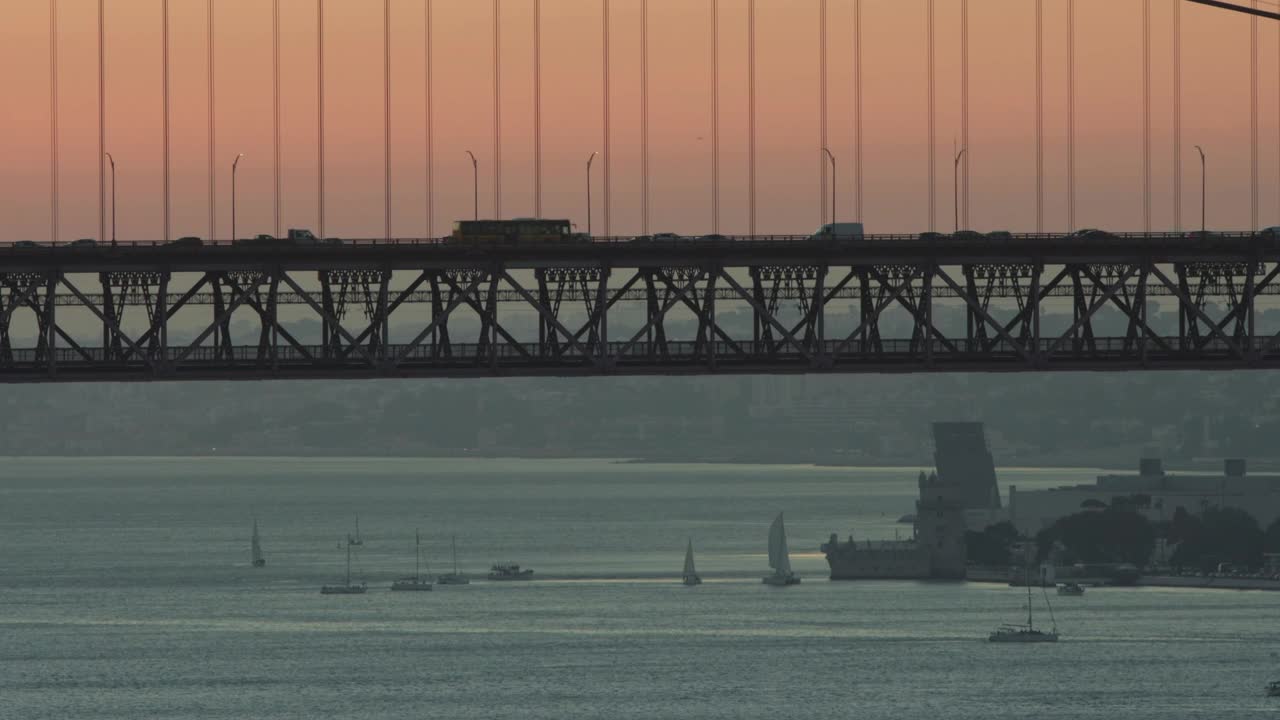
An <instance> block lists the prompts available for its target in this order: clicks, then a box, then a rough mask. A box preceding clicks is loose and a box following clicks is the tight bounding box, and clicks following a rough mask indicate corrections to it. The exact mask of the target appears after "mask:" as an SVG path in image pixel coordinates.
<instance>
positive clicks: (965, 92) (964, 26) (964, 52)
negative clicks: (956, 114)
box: [960, 0, 973, 228]
mask: <svg viewBox="0 0 1280 720" xmlns="http://www.w3.org/2000/svg"><path fill="white" fill-rule="evenodd" d="M960 147H961V148H963V149H964V151H965V153H964V158H963V162H964V169H963V170H962V171H961V176H960V178H961V186H960V203H961V205H960V218H961V222H962V223H964V227H966V228H968V227H972V225H970V224H969V161H970V159H971V158H972V157H973V153H972V152H970V150H969V0H960Z"/></svg>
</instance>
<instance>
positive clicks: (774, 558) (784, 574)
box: [764, 513, 800, 587]
mask: <svg viewBox="0 0 1280 720" xmlns="http://www.w3.org/2000/svg"><path fill="white" fill-rule="evenodd" d="M769 567H771V568H773V573H772V574H771V575H765V576H764V584H765V585H773V586H775V587H786V586H787V585H799V584H800V576H799V575H796V574H795V573H794V572H791V555H790V553H789V552H788V551H787V529H786V527H784V526H783V524H782V513H778V517H776V518H774V519H773V524H772V525H770V526H769Z"/></svg>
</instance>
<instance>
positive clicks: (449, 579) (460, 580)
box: [436, 535, 471, 585]
mask: <svg viewBox="0 0 1280 720" xmlns="http://www.w3.org/2000/svg"><path fill="white" fill-rule="evenodd" d="M452 545H453V572H451V573H446V574H444V575H441V576H440V577H438V578H436V583H437V584H440V585H468V584H470V583H471V580H470V579H469V578H468V577H467V576H466V575H463V574H462V573H460V572H458V536H457V535H454V536H453V541H452Z"/></svg>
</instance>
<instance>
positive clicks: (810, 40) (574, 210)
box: [0, 0, 1280, 240]
mask: <svg viewBox="0 0 1280 720" xmlns="http://www.w3.org/2000/svg"><path fill="white" fill-rule="evenodd" d="M1174 1H1175V0H1153V7H1154V10H1153V26H1154V41H1153V47H1152V52H1153V65H1152V68H1153V70H1152V73H1153V77H1154V87H1153V96H1152V107H1153V123H1154V128H1155V136H1154V140H1153V142H1154V145H1153V149H1154V159H1153V170H1154V187H1153V193H1154V210H1153V212H1154V221H1153V222H1154V225H1155V226H1156V227H1157V228H1168V227H1171V226H1172V210H1171V208H1172V177H1171V169H1172V152H1173V140H1172V133H1171V130H1170V128H1171V108H1172V92H1171V91H1172V82H1171V78H1172V75H1171V59H1172V50H1171V48H1172V45H1171V39H1172V38H1171V13H1172V5H1173V2H1174ZM215 4H216V8H215V14H216V21H217V30H218V35H217V43H216V49H217V54H218V59H217V64H216V72H217V85H216V91H217V112H216V125H217V138H216V140H217V195H218V202H217V216H218V225H219V234H220V235H222V236H224V237H225V236H226V234H227V233H228V231H229V226H230V192H229V183H230V165H231V160H232V158H233V157H234V156H235V154H236V153H237V152H244V153H246V156H247V157H246V159H245V160H244V161H243V162H242V163H241V168H240V175H239V180H240V196H239V197H240V210H239V222H238V225H239V231H240V234H241V235H247V234H251V233H256V232H271V231H272V225H273V220H272V218H273V211H272V188H273V179H272V167H271V159H272V148H271V138H272V123H271V35H270V29H271V10H270V8H271V3H270V2H267V0H215ZM720 4H721V8H722V10H721V13H722V21H721V97H720V102H721V137H722V141H721V142H722V168H721V172H722V198H723V199H722V214H723V225H722V231H724V232H744V231H745V229H746V213H745V198H746V178H745V173H746V153H745V148H746V144H745V136H746V118H745V109H746V95H745V86H746V85H745V80H746V78H745V52H746V51H745V40H744V38H745V30H746V23H745V7H746V0H721V1H720ZM829 4H830V11H829V21H830V35H829V44H830V59H829V62H830V83H829V85H830V109H829V118H828V122H829V124H830V137H829V143H828V144H829V146H830V147H831V149H832V151H833V152H834V153H835V154H836V156H837V160H838V164H839V169H838V178H837V180H838V182H837V186H838V187H837V191H838V206H839V207H838V219H841V220H848V219H852V199H851V198H852V185H851V183H850V179H851V175H852V172H851V170H852V159H853V132H852V122H853V120H852V58H853V50H852V44H851V27H852V6H853V2H852V0H829ZM96 5H97V3H96V1H95V0H60V1H59V8H60V13H59V27H60V31H61V36H60V41H59V42H60V53H59V66H60V76H59V83H60V85H59V103H60V119H59V122H60V126H61V129H60V138H61V143H60V152H61V158H62V159H61V163H60V168H61V188H62V192H61V213H60V224H61V233H60V234H61V236H62V237H63V238H64V239H66V238H73V237H90V236H96V235H97V234H98V230H97V214H98V209H97V187H98V185H97V183H98V170H97V160H96V157H97V106H96V95H95V92H96V57H97V53H96ZM532 5H533V3H532V0H502V8H503V10H502V13H503V25H502V54H503V64H502V82H503V106H502V129H503V151H502V152H503V168H502V178H503V179H502V186H503V198H502V206H503V213H504V214H505V215H507V216H511V215H526V214H531V213H532V202H533V201H532V177H533V174H532V120H531V115H530V110H531V107H532V89H531V88H532V82H531V79H532V72H531V62H530V61H531V57H532V37H531V24H530V19H531V9H532ZM818 5H819V3H818V0H758V8H759V9H758V19H757V23H758V48H759V55H758V74H759V80H758V96H759V101H758V102H759V119H758V125H759V135H758V137H759V159H758V168H759V170H758V173H759V211H758V214H759V230H760V232H776V233H794V232H808V231H809V230H811V229H812V228H813V227H814V226H816V225H817V224H818V222H819V205H818V203H819V199H818V198H819V193H818V187H819V185H818V183H819V180H818V178H819V167H820V165H819V162H820V155H819V140H818V111H817V108H818V104H817V103H818V53H817V38H818V29H817V18H818ZM863 5H864V19H863V23H864V30H865V48H864V50H863V57H864V61H865V71H864V72H865V75H864V77H865V81H864V83H865V89H864V107H865V117H864V122H865V129H864V134H863V137H864V143H865V161H864V163H865V164H864V177H865V188H864V197H865V211H864V213H863V214H864V217H863V218H862V219H863V220H864V221H865V222H866V223H867V225H868V229H869V231H873V232H917V231H921V230H924V229H926V225H927V218H926V207H927V205H926V200H927V184H926V178H927V174H926V173H927V167H928V166H927V162H928V161H927V158H928V145H927V135H926V112H925V108H926V99H927V96H926V93H925V83H924V78H925V60H924V51H925V43H924V28H925V23H924V18H925V11H924V8H925V2H924V0H863ZM1045 5H1046V37H1047V40H1046V53H1047V61H1046V70H1045V72H1046V82H1047V88H1048V89H1047V91H1046V98H1045V106H1046V134H1047V142H1048V144H1047V149H1046V172H1047V184H1046V192H1047V203H1046V204H1047V208H1046V212H1047V221H1048V225H1049V227H1050V228H1062V227H1064V226H1065V223H1066V220H1065V218H1066V215H1065V198H1066V193H1065V182H1064V174H1065V149H1064V148H1065V142H1064V138H1065V98H1066V93H1065V78H1066V68H1065V62H1064V57H1065V26H1064V20H1065V7H1066V1H1065V0H1046V2H1045ZM542 6H543V23H542V26H543V30H544V32H543V50H544V60H543V88H544V91H543V105H544V113H543V125H544V140H543V153H544V156H543V166H544V182H543V185H544V213H543V214H544V215H546V216H569V217H572V218H573V219H574V220H575V221H576V222H579V223H583V224H585V210H584V202H585V201H584V197H583V195H584V163H585V161H586V158H587V156H588V155H589V154H590V153H591V152H592V151H593V150H602V151H603V150H604V148H603V147H602V145H601V131H600V126H601V70H600V57H601V49H600V32H599V29H600V14H599V13H600V6H601V2H600V0H543V2H542ZM639 6H640V3H639V0H613V1H612V7H613V11H612V12H613V30H614V32H613V38H612V42H613V53H612V62H613V72H612V79H613V129H614V140H613V146H612V149H611V153H610V155H611V158H610V159H611V164H612V175H613V208H614V211H613V228H612V229H613V231H614V232H615V233H631V232H637V231H638V229H639V219H638V218H639V193H638V188H639V172H640V171H639V159H638V154H637V148H638V137H639V120H638V113H637V110H638V95H639V90H638V88H639V85H638V81H639V65H638V58H639V32H638V27H639V23H638V18H639ZM970 6H971V11H970V13H971V27H972V36H971V48H972V56H971V68H972V80H971V97H972V99H971V108H972V110H971V125H972V142H971V147H970V157H971V163H972V164H971V172H972V201H971V207H972V222H971V225H972V226H974V227H975V228H977V229H983V230H991V229H1006V228H1007V229H1011V230H1030V229H1033V228H1034V180H1035V174H1034V172H1035V157H1034V147H1035V145H1034V127H1035V125H1034V110H1035V106H1034V100H1035V95H1034V88H1035V86H1034V53H1033V48H1034V45H1033V42H1034V36H1033V34H1032V32H1033V28H1034V24H1033V20H1034V14H1033V11H1034V3H1033V2H1032V0H972V2H970ZM47 7H48V6H47V4H46V2H43V1H41V0H23V1H22V2H3V3H0V67H4V68H5V78H6V83H5V85H6V87H5V93H6V102H5V103H4V104H3V105H0V126H2V127H3V129H4V132H3V133H0V157H2V158H4V162H3V165H2V166H0V191H3V195H0V217H3V218H4V220H3V225H2V227H0V240H13V239H20V238H33V239H45V238H47V237H48V235H49V232H50V229H49V105H50V103H49V88H50V82H49V73H48V62H49V61H48V57H49V54H48V44H47V43H48V9H47ZM281 7H282V26H283V32H284V40H283V43H282V54H283V58H284V61H283V71H282V84H283V93H284V103H283V130H282V133H283V136H284V138H285V140H284V143H283V148H282V154H283V158H284V171H283V172H284V193H283V203H282V213H283V224H284V225H285V226H286V227H312V228H314V227H315V225H316V190H315V177H316V173H315V169H316V75H315V56H316V53H315V7H316V4H315V0H281ZM381 7H382V4H381V3H380V2H376V0H326V8H327V16H326V24H327V37H326V44H327V53H326V55H327V61H326V62H327V85H326V95H327V106H328V113H327V119H326V124H327V137H328V144H327V156H328V157H327V166H328V171H327V185H328V194H327V197H328V202H327V206H328V210H327V213H328V232H329V234H330V235H337V236H344V237H372V236H377V235H380V234H381V232H382V218H383V213H382V210H383V195H382V153H383V145H382V97H381V89H382V55H381V38H382V19H381ZM423 7H424V0H392V14H393V37H392V52H393V59H392V63H393V73H392V86H393V132H392V141H393V147H394V152H393V155H394V161H393V168H392V171H393V178H394V180H393V203H394V211H393V231H394V234H396V235H400V236H420V235H422V234H424V233H425V232H426V227H425V210H424V202H423V195H424V186H425V184H424V165H425V152H424V142H423V127H424V124H423V117H424V112H423V108H424V97H425V92H424V84H425V83H424V75H423V63H424V57H423V26H424V23H423ZM649 7H650V48H651V50H650V52H651V69H650V88H651V90H650V109H651V119H650V126H651V200H650V202H651V217H652V224H651V225H652V227H651V229H652V230H653V231H655V232H658V231H666V230H672V231H677V232H688V233H694V232H708V231H709V230H710V221H711V213H710V208H711V203H710V174H711V165H710V142H709V140H710V137H711V130H710V101H709V99H708V93H709V89H710V69H709V60H710V49H709V40H710V24H709V18H710V12H709V7H710V2H709V0H650V2H649ZM937 7H938V11H937V13H938V20H937V22H938V25H937V27H938V43H937V66H938V93H937V103H938V105H937V107H938V120H937V128H938V129H937V141H938V142H937V158H938V161H937V162H938V164H937V168H938V224H939V225H940V226H941V227H942V228H944V229H945V228H946V227H948V226H949V225H950V218H951V159H950V156H951V145H952V138H953V137H954V136H955V135H956V134H958V132H959V114H958V79H959V74H958V59H959V51H958V47H959V43H958V40H959V33H958V23H957V18H958V16H959V15H958V13H959V0H937ZM159 8H160V0H107V138H108V139H107V149H108V150H110V151H111V152H112V153H113V154H114V155H115V157H116V159H117V162H118V163H119V180H120V186H119V193H120V201H119V233H120V236H121V238H127V239H134V238H138V239H152V238H158V237H160V236H161V233H162V224H161V217H162V216H161V208H162V204H161V187H162V185H161V170H160V168H161V142H160V137H161V132H160V129H161V107H162V106H161V92H160V91H161V73H160V58H161V44H160V33H159V29H160V20H159V18H160V15H159ZM1141 8H1142V3H1141V2H1140V0H1077V15H1078V19H1079V26H1078V30H1077V33H1078V39H1079V46H1078V53H1079V66H1078V71H1077V73H1078V74H1077V78H1078V80H1077V82H1078V88H1079V90H1078V92H1079V99H1078V108H1079V115H1078V117H1079V119H1078V128H1079V140H1078V149H1079V155H1078V168H1079V170H1078V173H1079V197H1078V211H1077V215H1078V222H1077V224H1078V225H1081V226H1097V227H1105V228H1112V229H1117V230H1121V229H1140V228H1141V226H1142V207H1141V198H1142V194H1141V192H1142V190H1141V188H1142V185H1141V172H1142V165H1141V157H1142V155H1141V144H1140V142H1141V135H1140V130H1141V108H1142V96H1141V89H1142V86H1141V34H1140V30H1141V17H1142V15H1141ZM491 9H492V3H491V2H490V1H489V0H435V28H436V32H435V41H436V49H435V59H436V69H435V80H436V82H435V91H434V96H435V107H436V113H435V117H436V133H435V148H436V157H435V163H434V164H435V168H436V200H435V207H436V217H435V226H434V231H435V232H436V233H442V232H445V231H447V228H448V227H449V222H450V221H451V220H452V219H453V218H456V217H465V216H468V215H469V214H470V209H471V183H470V180H471V178H470V164H469V160H467V158H466V155H465V154H464V152H463V151H464V150H466V149H471V150H473V151H475V152H476V154H477V156H479V158H480V160H481V174H482V180H481V212H482V214H489V212H490V211H491V208H492V200H493V194H492V180H493V167H492V159H493V147H492V145H493V141H492V106H491V102H492V96H491V92H492V68H491V63H490V57H491V53H492V45H491V42H492V26H491V24H490V23H491ZM204 19H205V0H171V40H170V43H171V48H172V50H171V59H172V62H171V68H172V70H171V73H172V80H171V88H172V91H171V97H172V110H171V112H172V119H173V133H172V165H173V172H172V192H173V200H172V208H173V222H172V226H173V230H172V234H173V236H175V237H176V236H179V235H187V234H194V235H202V236H203V235H206V234H207V226H208V220H207V216H208V210H207V198H208V196H207V190H206V178H207V169H206V157H207V148H208V145H207V143H208V137H207V124H206V118H207V105H206V86H205V73H206V65H205V25H204ZM1259 28H1260V33H1261V37H1260V53H1261V58H1262V62H1261V76H1260V85H1261V93H1260V106H1261V108H1262V111H1261V115H1260V136H1261V144H1260V148H1261V150H1260V177H1261V181H1260V186H1261V205H1260V207H1261V224H1262V225H1272V224H1280V206H1278V203H1280V177H1278V176H1280V159H1278V158H1280V137H1278V135H1280V133H1278V131H1277V112H1278V105H1280V96H1278V94H1277V87H1278V86H1280V82H1278V81H1277V71H1278V69H1280V57H1278V55H1280V53H1278V48H1277V39H1278V38H1280V27H1278V26H1277V24H1275V23H1271V22H1268V21H1260V24H1259ZM1183 31H1184V40H1183V43H1184V44H1183V47H1184V60H1183V68H1184V80H1183V87H1184V100H1183V103H1184V107H1185V114H1184V127H1185V150H1184V159H1185V178H1186V179H1185V181H1184V193H1185V194H1184V197H1185V200H1184V203H1183V213H1184V223H1185V224H1187V225H1192V224H1195V223H1196V222H1198V217H1199V168H1198V156H1196V155H1195V151H1194V149H1192V146H1193V145H1195V144H1200V145H1203V146H1204V147H1205V148H1206V150H1207V151H1208V152H1209V157H1210V174H1211V180H1210V200H1209V203H1210V210H1209V214H1210V224H1216V225H1219V226H1230V227H1245V226H1247V225H1248V224H1249V221H1250V218H1249V188H1250V162H1249V149H1250V146H1249V128H1250V118H1249V114H1248V109H1249V54H1248V48H1249V21H1248V20H1247V19H1245V18H1244V17H1243V16H1236V15H1234V14H1230V13H1225V12H1222V11H1217V10H1213V9H1209V8H1202V7H1198V6H1191V5H1187V6H1185V7H1184V9H1183ZM602 170H603V164H602V163H601V162H599V161H597V164H596V176H595V179H596V186H595V188H596V200H597V204H596V207H595V221H596V226H595V230H596V231H597V232H599V231H600V230H601V224H600V223H601V206H600V204H599V202H598V201H599V200H600V197H601V193H602V188H601V185H600V180H601V172H602Z"/></svg>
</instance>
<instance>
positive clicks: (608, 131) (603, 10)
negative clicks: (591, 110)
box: [600, 0, 613, 237]
mask: <svg viewBox="0 0 1280 720" xmlns="http://www.w3.org/2000/svg"><path fill="white" fill-rule="evenodd" d="M600 54H601V57H600V70H601V72H600V79H601V90H600V105H601V114H602V115H603V118H602V123H601V134H602V135H603V138H602V139H601V146H602V147H603V148H604V198H603V201H604V202H603V205H604V207H603V208H601V209H602V210H603V211H604V235H605V237H609V236H610V235H611V234H612V233H613V229H612V221H611V220H612V211H611V208H612V207H613V203H612V202H611V200H612V198H613V174H612V167H613V147H612V144H611V142H612V140H613V137H612V130H613V128H612V127H611V125H610V122H609V121H610V114H611V113H610V112H609V109H610V105H609V100H610V97H609V0H601V2H600Z"/></svg>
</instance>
